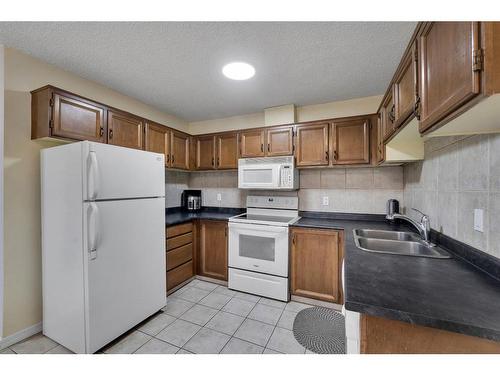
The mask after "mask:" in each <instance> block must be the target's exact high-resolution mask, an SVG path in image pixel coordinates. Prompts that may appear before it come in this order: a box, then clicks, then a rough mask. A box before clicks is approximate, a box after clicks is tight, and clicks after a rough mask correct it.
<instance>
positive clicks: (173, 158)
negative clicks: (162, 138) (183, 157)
mask: <svg viewBox="0 0 500 375" xmlns="http://www.w3.org/2000/svg"><path fill="white" fill-rule="evenodd" d="M174 161H175V156H174V154H172V163H173V162H174Z"/></svg>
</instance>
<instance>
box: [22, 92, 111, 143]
mask: <svg viewBox="0 0 500 375" xmlns="http://www.w3.org/2000/svg"><path fill="white" fill-rule="evenodd" d="M106 132H107V124H106V107H105V106H103V105H101V104H99V103H95V102H93V101H91V100H88V99H84V98H81V97H78V96H76V95H73V94H71V93H68V92H65V91H63V90H59V89H57V88H55V87H52V86H44V87H42V88H40V89H37V90H34V91H32V92H31V139H37V138H44V137H55V138H64V139H73V140H78V141H83V140H89V141H93V142H103V143H104V142H106Z"/></svg>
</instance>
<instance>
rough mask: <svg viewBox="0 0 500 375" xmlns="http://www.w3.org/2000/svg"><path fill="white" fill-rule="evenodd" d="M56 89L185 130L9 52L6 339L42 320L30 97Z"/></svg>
mask: <svg viewBox="0 0 500 375" xmlns="http://www.w3.org/2000/svg"><path fill="white" fill-rule="evenodd" d="M46 84H52V85H55V86H58V87H61V88H63V89H67V90H69V91H73V92H76V93H78V94H81V95H83V96H86V97H89V98H91V99H94V100H97V101H100V102H104V103H106V104H109V105H112V106H115V107H118V108H123V109H125V110H128V111H129V112H132V113H134V114H137V115H139V116H144V117H147V118H150V119H151V120H154V121H158V122H160V123H163V124H167V125H170V126H172V127H175V128H178V129H181V130H186V129H187V124H186V123H184V122H183V121H181V120H179V119H176V118H175V117H173V116H169V115H168V114H165V113H162V112H160V111H158V110H156V109H154V108H151V107H149V106H147V105H145V104H144V103H141V102H139V101H137V100H134V99H132V98H129V97H126V96H124V95H121V94H119V93H117V92H115V91H113V90H110V89H109V88H107V87H104V86H101V85H99V84H97V83H94V82H91V81H88V80H85V79H82V78H80V77H77V76H75V75H72V74H69V73H67V72H65V71H62V70H60V69H58V68H56V67H54V66H51V65H48V64H45V63H42V62H40V61H38V60H35V59H33V58H32V57H30V56H27V55H24V54H22V53H20V52H18V51H15V50H12V49H6V51H5V146H4V147H5V149H4V179H5V191H4V198H5V207H4V216H5V238H4V248H5V251H4V270H5V276H4V281H5V291H4V319H3V323H4V326H3V335H2V336H3V337H6V336H9V335H11V334H13V333H15V332H17V331H19V330H22V329H24V328H27V327H29V326H32V325H34V324H37V323H39V322H40V321H41V320H42V298H41V280H42V278H41V249H40V246H41V245H40V187H39V186H40V168H39V163H40V161H39V154H40V149H42V148H43V147H47V146H49V145H50V144H49V143H47V142H45V143H44V142H39V141H37V142H34V141H31V140H30V132H31V117H30V109H31V103H30V101H31V97H30V93H29V92H30V91H31V90H34V89H36V88H38V87H41V86H44V85H46Z"/></svg>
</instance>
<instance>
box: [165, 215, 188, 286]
mask: <svg viewBox="0 0 500 375" xmlns="http://www.w3.org/2000/svg"><path fill="white" fill-rule="evenodd" d="M166 232H167V243H166V247H165V248H166V258H167V294H168V293H171V292H172V291H174V290H175V289H174V288H175V287H176V286H178V285H180V284H182V283H183V282H184V281H186V280H189V279H190V278H191V277H193V276H194V273H195V267H194V265H195V262H194V260H193V255H194V254H193V247H194V246H195V245H193V243H195V242H193V238H194V236H193V224H192V223H185V224H179V225H174V226H171V227H168V228H167V229H166Z"/></svg>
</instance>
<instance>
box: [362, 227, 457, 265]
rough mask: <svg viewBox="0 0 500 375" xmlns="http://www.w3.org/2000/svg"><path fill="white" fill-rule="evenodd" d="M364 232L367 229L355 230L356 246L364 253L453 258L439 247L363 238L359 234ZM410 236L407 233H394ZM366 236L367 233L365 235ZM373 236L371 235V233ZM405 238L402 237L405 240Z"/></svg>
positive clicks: (415, 242)
mask: <svg viewBox="0 0 500 375" xmlns="http://www.w3.org/2000/svg"><path fill="white" fill-rule="evenodd" d="M363 231H368V230H365V229H358V230H354V241H355V242H356V246H357V247H358V248H359V249H361V250H364V251H369V252H374V253H383V254H394V255H407V256H415V257H426V258H442V259H446V258H451V255H450V254H449V253H448V252H447V251H445V250H443V249H441V248H440V247H438V246H429V245H427V244H425V243H423V242H420V241H418V240H413V238H411V237H408V238H411V240H395V239H381V238H373V237H372V238H369V237H361V236H360V235H358V234H357V233H362V232H363ZM370 232H390V231H370ZM394 233H403V234H409V235H411V233H406V232H394ZM365 234H366V233H365ZM370 234H371V233H370ZM404 237H405V236H402V238H404ZM415 238H416V236H415Z"/></svg>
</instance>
